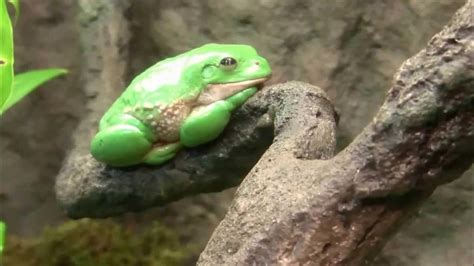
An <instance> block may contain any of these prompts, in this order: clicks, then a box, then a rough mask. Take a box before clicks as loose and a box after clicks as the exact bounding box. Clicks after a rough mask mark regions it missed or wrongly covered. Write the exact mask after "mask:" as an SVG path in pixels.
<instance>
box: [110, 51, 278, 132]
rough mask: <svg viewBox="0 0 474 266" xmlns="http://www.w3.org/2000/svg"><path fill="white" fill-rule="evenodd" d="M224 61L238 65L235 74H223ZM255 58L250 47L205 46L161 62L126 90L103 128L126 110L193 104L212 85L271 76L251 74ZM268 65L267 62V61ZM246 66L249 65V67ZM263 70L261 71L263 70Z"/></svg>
mask: <svg viewBox="0 0 474 266" xmlns="http://www.w3.org/2000/svg"><path fill="white" fill-rule="evenodd" d="M224 57H233V58H236V59H237V61H239V67H240V68H241V69H239V67H238V68H237V69H235V70H233V71H222V70H220V69H219V63H220V61H221V59H222V58H224ZM256 58H259V59H261V57H260V56H259V55H258V54H257V51H256V50H255V49H254V48H253V47H251V46H249V45H239V44H206V45H203V46H201V47H198V48H195V49H193V50H190V51H188V52H185V53H183V54H180V55H177V56H175V57H171V58H168V59H165V60H162V61H160V62H158V63H156V64H155V65H153V66H151V67H150V68H148V69H147V70H145V71H144V72H143V73H141V74H140V75H138V76H137V77H136V78H135V79H134V80H133V81H132V82H131V83H130V85H129V86H128V87H127V88H126V89H125V91H124V92H123V93H122V95H121V96H120V97H119V98H118V99H117V100H116V102H115V103H114V104H113V105H112V106H111V108H110V109H109V110H108V111H107V112H106V114H105V115H104V117H103V118H102V120H101V128H102V127H105V126H107V124H108V122H107V121H109V120H110V119H111V118H113V117H114V116H116V115H119V114H122V113H123V112H124V111H125V110H126V109H127V108H135V107H137V106H138V108H140V107H143V106H151V105H158V104H163V105H169V104H172V103H175V102H177V101H180V100H185V101H192V100H194V99H196V98H197V97H198V96H199V94H200V93H201V91H202V90H203V89H204V88H205V87H206V85H207V84H209V83H231V82H237V81H242V80H249V79H252V78H257V77H262V76H264V75H267V74H268V73H270V72H271V70H270V68H269V67H268V69H262V72H261V73H259V72H251V71H248V70H249V69H250V68H249V67H248V65H249V64H250V63H252V64H253V62H254V61H251V60H255V59H256ZM265 62H266V60H265ZM246 64H247V65H246ZM260 68H261V67H260ZM209 69H211V71H207V72H211V73H212V75H211V76H212V79H209V80H205V77H204V76H205V74H204V71H205V70H209Z"/></svg>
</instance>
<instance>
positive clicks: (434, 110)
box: [198, 1, 474, 265]
mask: <svg viewBox="0 0 474 266" xmlns="http://www.w3.org/2000/svg"><path fill="white" fill-rule="evenodd" d="M472 5H473V2H472V1H468V3H467V4H466V5H465V6H464V7H463V8H462V9H461V10H460V11H458V12H457V13H456V15H455V16H454V18H453V20H452V22H451V23H450V25H448V26H447V27H445V29H444V30H443V31H441V32H440V33H439V34H437V35H436V36H435V37H433V39H432V40H431V41H430V42H429V44H428V46H427V47H426V48H425V49H424V50H422V51H421V52H420V53H418V54H417V55H416V56H414V57H412V58H410V59H409V60H407V61H406V62H405V63H404V64H403V65H402V67H401V68H400V70H399V72H398V73H397V74H396V76H395V80H394V82H393V86H392V88H391V89H390V90H389V92H388V94H387V99H386V101H385V103H384V104H383V106H382V107H381V109H380V110H379V112H378V114H377V115H376V116H375V118H374V119H373V121H372V123H370V124H369V125H368V126H367V127H366V128H365V129H364V131H363V132H362V133H361V134H360V135H359V136H358V137H357V138H356V139H355V140H354V141H353V143H351V144H350V145H349V147H348V148H346V149H345V150H344V151H342V152H341V153H340V154H338V155H337V156H336V157H334V158H333V159H331V160H327V161H317V160H309V161H308V160H302V159H299V158H296V157H295V156H293V154H292V153H291V152H286V153H285V152H280V153H278V154H273V153H271V152H267V153H265V154H264V155H263V157H262V159H261V160H260V162H259V163H258V164H257V165H256V166H255V167H254V168H253V170H252V171H251V172H250V173H249V175H248V176H247V177H246V178H245V179H244V181H243V183H242V184H241V185H240V187H239V189H238V190H237V193H236V196H235V198H234V201H233V203H232V205H231V207H230V209H229V212H228V213H227V215H226V217H225V218H224V220H223V221H222V222H221V224H220V225H219V226H218V228H217V229H216V230H215V231H214V234H213V236H212V237H211V240H210V241H209V243H208V245H207V247H206V249H205V250H204V252H203V253H202V254H201V257H200V260H199V262H198V264H200V265H219V264H224V263H225V264H228V265H242V264H253V265H255V264H257V265H268V264H290V265H360V264H363V263H364V262H366V261H368V260H370V258H371V257H372V256H374V255H375V254H376V253H377V251H378V250H380V248H381V247H382V246H383V244H384V243H385V241H386V240H387V239H388V237H389V236H390V235H392V234H393V233H394V232H395V231H396V230H397V229H398V228H399V225H400V224H401V223H402V222H403V221H405V220H406V219H407V218H408V217H409V216H410V215H411V214H412V213H413V211H414V210H416V208H417V207H418V206H419V205H420V203H421V202H422V201H423V200H424V199H426V198H427V197H428V196H429V195H430V194H431V193H432V192H433V190H434V188H435V187H436V186H437V185H440V184H443V183H446V182H449V181H451V180H453V179H454V178H457V177H459V176H460V175H461V173H462V172H464V171H465V170H466V169H467V168H468V167H470V166H471V164H472V161H473V157H474V151H473V149H472V147H473V146H474V73H473V67H474V66H473V60H472V59H473V58H472V56H473V53H474V43H473V37H472V36H473V31H474V26H473V22H472Z"/></svg>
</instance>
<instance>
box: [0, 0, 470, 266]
mask: <svg viewBox="0 0 474 266" xmlns="http://www.w3.org/2000/svg"><path fill="white" fill-rule="evenodd" d="M463 2H464V1H461V0H410V1H402V0H396V1H389V0H386V1H376V2H372V1H362V0H361V1H306V0H299V1H298V0H296V1H277V0H259V1H254V0H252V1H250V0H240V1H230V0H229V1H222V0H208V1H191V0H187V1H185V0H175V1H157V0H155V1H152V0H142V1H133V6H132V8H131V10H130V13H129V16H130V19H131V21H132V29H131V32H132V34H133V36H132V43H131V45H130V59H131V60H130V67H131V71H130V75H129V79H130V78H131V77H132V76H133V75H135V74H136V73H139V72H140V71H142V70H143V69H144V68H146V67H147V66H149V65H151V64H153V63H154V62H156V61H157V60H159V59H161V58H163V57H166V56H169V55H173V54H177V53H180V52H182V51H184V50H187V49H190V48H192V47H195V46H198V45H200V44H203V43H207V42H240V43H249V44H252V45H254V46H255V47H256V48H257V49H258V50H259V51H260V53H262V54H263V55H265V56H266V57H267V58H268V59H269V60H270V62H271V63H272V65H273V66H274V77H273V82H278V81H284V80H291V79H297V80H302V81H306V82H309V83H312V84H315V85H318V86H320V87H322V88H324V89H325V90H326V91H327V92H328V93H329V95H330V97H331V98H332V99H333V101H334V103H335V104H336V107H337V108H338V110H339V112H340V115H341V120H340V123H339V124H340V128H339V143H340V146H344V145H345V144H346V143H348V142H349V141H350V140H351V139H352V138H353V137H354V136H355V135H356V134H357V133H358V132H359V131H360V130H361V129H362V128H363V127H364V126H365V125H366V124H367V123H368V122H369V120H370V119H371V118H372V116H373V114H374V113H375V111H376V110H377V109H378V107H379V105H380V104H381V102H382V100H383V98H384V95H385V92H386V89H387V88H388V87H389V83H390V81H391V78H392V75H393V74H394V71H395V70H396V69H397V68H398V66H399V65H400V64H401V62H403V60H404V59H406V58H408V57H409V56H410V55H412V54H414V53H416V52H417V51H418V50H419V49H420V48H421V47H423V46H424V44H425V43H426V42H427V41H428V40H429V38H430V37H431V36H432V35H433V34H434V33H436V32H437V31H439V30H440V29H441V27H442V26H443V25H444V24H445V23H446V22H447V21H448V20H449V18H450V17H451V16H452V14H453V13H454V11H455V10H456V9H457V8H458V7H460V6H461V5H462V3H463ZM22 8H23V10H22V17H21V18H20V21H19V24H18V25H17V27H16V31H17V40H16V41H17V42H16V44H17V47H16V54H17V59H16V64H17V69H19V70H21V71H23V70H26V69H32V68H40V67H46V66H61V67H67V68H69V69H70V70H72V73H71V74H69V75H68V76H67V77H66V78H64V79H61V80H57V81H54V82H52V83H50V84H49V85H48V86H45V88H43V89H41V90H39V91H38V92H35V93H33V94H32V95H30V96H29V97H28V98H26V100H25V101H24V102H22V103H21V104H20V105H18V106H16V107H15V109H12V111H11V112H9V113H7V114H6V115H5V117H3V118H2V120H1V128H0V148H1V154H2V162H1V172H0V175H1V176H0V177H1V184H0V193H1V194H0V204H1V205H0V211H1V212H0V215H1V217H2V218H3V217H5V219H6V220H7V222H9V224H11V225H10V228H11V230H12V231H13V232H17V233H20V234H33V233H36V232H38V231H39V230H40V229H41V228H42V227H43V226H44V225H46V224H52V223H56V222H59V221H61V220H62V219H64V216H63V215H62V213H61V211H60V210H59V209H58V207H57V206H56V203H55V201H54V195H53V194H52V187H53V178H54V175H55V173H56V172H57V171H58V169H59V166H60V163H61V160H62V159H63V158H64V154H65V153H66V152H67V149H68V148H69V143H70V141H71V134H72V133H73V132H74V127H75V125H76V124H77V121H78V120H79V119H80V118H81V114H82V113H83V112H84V103H85V102H86V101H87V99H88V97H87V96H86V94H87V93H86V92H84V91H83V88H82V87H81V86H80V81H79V80H78V73H79V65H80V63H81V60H83V58H81V56H80V50H79V47H78V41H79V40H78V32H77V26H76V24H75V23H76V21H75V19H74V16H75V12H76V5H75V1H69V0H65V1H59V0H49V1H39V0H30V1H23V3H22ZM31 25H35V26H34V27H33V26H31ZM121 89H122V88H117V90H121ZM472 176H473V172H472V171H471V172H470V173H466V174H465V177H464V178H462V179H461V180H458V181H457V182H455V183H453V184H451V185H448V186H446V187H443V188H442V189H440V190H439V191H437V193H436V194H435V195H434V196H433V198H432V200H431V201H430V203H429V204H427V206H425V208H424V209H423V211H422V213H420V215H419V217H418V219H417V220H415V221H414V222H413V223H411V224H410V225H408V226H407V227H406V230H405V231H404V232H402V233H400V234H399V235H398V236H397V237H396V238H395V239H394V241H392V242H391V243H390V244H389V245H388V246H387V248H386V249H385V253H384V255H383V256H381V258H380V260H379V261H380V263H381V265H384V263H387V261H390V263H391V264H393V265H407V263H410V262H411V263H414V262H416V263H415V264H417V265H433V264H432V263H434V262H440V263H442V262H444V261H449V262H451V263H454V262H456V261H457V262H459V263H460V265H463V264H461V263H462V262H463V260H465V261H467V260H468V259H469V254H470V253H469V250H472V248H473V247H472V242H469V240H468V239H467V238H466V236H469V235H472V227H471V226H470V223H469V218H470V217H471V218H472V208H473V206H472V205H473V203H472V187H473V186H472ZM231 193H232V192H228V193H227V194H220V195H204V196H198V197H196V198H192V199H185V200H182V201H179V202H177V203H173V204H171V205H170V206H169V207H167V208H164V209H161V210H154V211H148V212H146V213H144V214H141V215H140V216H133V215H131V216H133V217H134V218H133V219H136V220H146V219H148V218H156V217H158V216H160V217H165V218H164V219H165V220H166V221H167V222H169V223H171V224H176V225H178V227H180V228H187V230H186V231H184V230H183V235H184V236H186V237H194V240H195V241H197V242H200V243H202V244H204V243H205V241H206V239H207V236H208V234H209V233H210V232H211V231H212V228H213V227H214V226H215V225H216V224H217V223H218V221H219V219H220V217H221V216H222V215H223V213H224V210H225V206H226V204H227V203H228V202H229V199H230V198H231V196H230V194H231ZM214 202H219V203H218V204H215V203H214ZM184 210H185V211H184ZM137 217H138V218H137ZM144 217H145V218H144ZM448 220H449V223H446V221H448ZM189 221H192V222H191V225H189ZM198 225H199V226H198ZM203 228H206V229H203ZM193 231H194V232H196V231H198V232H199V233H198V234H194V233H192V232H193ZM469 232H470V234H469ZM469 244H470V245H469ZM418 250H419V252H418ZM401 254H403V255H401ZM434 254H435V255H436V256H434ZM471 256H472V254H471ZM471 259H472V258H471ZM439 265H442V264H439ZM445 265H446V264H445ZM453 265H456V264H453Z"/></svg>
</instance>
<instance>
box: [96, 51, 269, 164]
mask: <svg viewBox="0 0 474 266" xmlns="http://www.w3.org/2000/svg"><path fill="white" fill-rule="evenodd" d="M271 73H272V70H271V68H270V65H269V63H268V61H267V60H266V59H265V58H263V57H261V56H260V55H258V53H257V51H256V50H255V49H254V48H253V47H252V46H249V45H241V44H206V45H203V46H201V47H198V48H195V49H193V50H190V51H188V52H185V53H183V54H180V55H177V56H175V57H172V58H168V59H165V60H163V61H160V62H158V63H156V64H155V65H153V66H151V67H150V68H148V69H147V70H145V71H144V72H143V73H141V74H140V75H138V76H137V77H136V78H135V79H134V80H132V82H131V83H130V85H129V86H128V87H127V88H126V89H125V91H124V92H123V93H122V95H121V96H120V97H119V98H118V99H117V100H116V101H115V102H114V103H113V104H112V106H111V107H110V108H109V110H108V111H107V112H106V113H105V114H104V116H103V117H102V119H101V120H100V124H99V130H98V132H97V134H96V135H95V136H94V138H93V139H92V142H91V154H92V155H93V156H94V158H96V159H97V160H98V161H101V162H104V163H106V164H107V165H110V166H114V167H125V166H131V165H136V164H142V163H144V164H150V165H160V164H162V163H164V162H166V161H168V160H170V159H171V158H173V157H174V156H175V155H176V153H177V152H178V151H179V150H181V149H182V148H183V147H194V146H197V145H200V144H203V143H206V142H209V141H211V140H214V139H215V138H217V137H218V136H219V135H220V133H221V132H222V131H223V130H224V128H225V126H226V125H227V123H228V122H229V119H230V114H231V112H232V111H233V110H235V109H236V108H237V107H238V106H240V105H242V104H243V103H244V102H245V101H246V100H247V99H248V98H250V97H251V96H252V95H253V94H255V92H256V91H257V88H258V87H259V86H260V85H261V84H262V83H263V82H264V81H266V80H267V79H269V77H270V76H271Z"/></svg>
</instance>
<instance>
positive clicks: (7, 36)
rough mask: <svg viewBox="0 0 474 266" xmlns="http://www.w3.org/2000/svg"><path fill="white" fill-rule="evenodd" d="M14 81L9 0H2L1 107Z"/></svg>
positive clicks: (0, 46)
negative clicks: (7, 0)
mask: <svg viewBox="0 0 474 266" xmlns="http://www.w3.org/2000/svg"><path fill="white" fill-rule="evenodd" d="M12 82H13V30H12V24H11V21H10V17H9V16H8V10H7V2H6V1H5V0H0V109H1V107H2V106H3V105H4V104H5V102H6V100H7V99H8V97H9V96H10V92H11V89H12Z"/></svg>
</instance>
